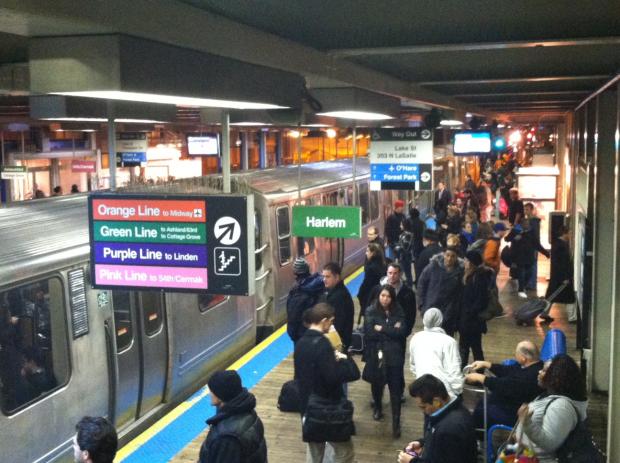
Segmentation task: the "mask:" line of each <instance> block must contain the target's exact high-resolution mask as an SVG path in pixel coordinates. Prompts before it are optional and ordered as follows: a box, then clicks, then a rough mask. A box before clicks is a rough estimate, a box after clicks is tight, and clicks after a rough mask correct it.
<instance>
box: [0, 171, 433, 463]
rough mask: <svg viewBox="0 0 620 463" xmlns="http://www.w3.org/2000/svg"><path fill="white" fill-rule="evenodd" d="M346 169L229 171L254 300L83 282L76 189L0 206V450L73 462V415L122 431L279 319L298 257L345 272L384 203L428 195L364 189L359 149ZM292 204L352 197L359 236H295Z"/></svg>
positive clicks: (84, 238)
mask: <svg viewBox="0 0 620 463" xmlns="http://www.w3.org/2000/svg"><path fill="white" fill-rule="evenodd" d="M356 171H357V172H356V177H355V181H353V177H352V163H351V161H350V160H346V161H343V160H341V161H332V162H320V163H312V164H305V165H302V166H301V168H298V167H297V166H283V167H278V168H273V169H266V170H260V171H253V172H245V173H237V174H233V176H232V189H233V192H238V193H248V194H254V204H255V224H254V227H255V228H254V232H255V235H254V236H255V254H256V255H255V259H256V274H255V280H256V283H255V295H254V296H252V297H239V296H223V295H213V294H206V293H205V294H202V293H199V294H196V293H192V294H188V293H175V292H162V291H125V290H97V289H93V288H92V287H91V285H90V269H89V265H90V264H89V255H90V254H89V242H88V240H89V234H88V220H87V195H74V196H65V197H60V198H49V199H42V200H36V201H32V202H30V203H28V204H27V205H18V206H14V207H7V208H4V209H0V243H1V246H0V263H1V265H0V382H1V384H0V405H1V413H0V461H11V462H35V461H36V462H48V461H54V462H56V461H72V455H73V452H72V437H73V435H74V433H75V429H74V426H75V423H76V422H77V421H78V420H79V419H80V418H81V417H82V416H84V415H103V416H107V417H108V418H109V419H111V421H112V422H113V423H114V425H115V426H116V428H117V430H118V431H119V436H120V438H121V444H124V443H126V442H128V441H129V440H130V439H132V438H133V437H134V436H136V435H137V434H138V433H139V432H140V431H142V430H144V429H145V428H146V427H147V426H149V425H150V424H152V423H153V422H154V421H156V420H157V419H158V418H160V417H161V416H163V414H164V413H166V412H167V411H169V410H170V409H171V408H172V407H174V406H176V405H177V404H178V403H180V402H181V401H183V400H184V399H186V398H187V397H188V396H189V395H190V394H191V393H193V392H194V391H196V390H197V389H198V388H199V387H201V386H202V385H203V384H205V383H206V380H207V378H208V376H209V375H210V374H211V372H213V371H214V370H216V369H219V368H223V367H225V366H227V365H229V364H230V363H232V362H233V361H234V360H235V359H237V358H238V357H240V356H241V355H242V354H243V353H245V352H247V351H248V350H249V349H250V348H251V347H252V346H254V345H255V343H256V342H257V341H260V340H261V339H263V338H264V337H266V336H268V335H269V334H270V333H271V332H273V331H274V330H275V329H276V328H277V327H278V326H280V325H282V324H283V323H285V322H286V310H285V306H286V296H287V293H288V290H289V289H290V287H291V286H292V285H293V282H294V276H293V272H292V269H291V264H292V261H293V259H294V258H295V257H296V256H301V255H303V256H304V257H305V258H306V259H307V260H308V262H309V263H310V267H311V269H312V270H313V271H319V270H320V267H321V265H322V264H324V263H326V262H328V261H336V262H339V263H340V264H341V265H342V266H343V269H344V272H343V273H344V274H345V275H348V274H350V273H351V272H353V271H354V270H355V269H356V268H358V267H359V266H360V265H362V263H363V260H364V249H365V242H366V239H365V231H366V229H367V228H368V227H369V226H377V227H378V228H379V229H380V230H381V231H382V230H383V223H384V218H385V217H386V215H387V214H389V212H390V205H391V204H392V203H393V201H394V200H396V199H404V200H406V201H408V202H409V203H411V204H413V203H415V204H416V205H417V206H418V207H419V208H420V209H421V211H422V213H423V214H424V213H426V211H427V210H428V209H429V208H430V205H431V200H432V197H431V195H430V194H429V193H418V194H414V193H413V192H411V191H382V192H376V191H369V166H368V162H367V161H366V160H365V159H360V160H358V161H357V166H356ZM354 183H355V189H354V188H353V184H354ZM219 187H221V177H220V176H205V177H198V178H194V179H183V180H178V181H173V182H170V183H168V184H165V185H155V186H146V185H144V186H133V187H127V188H123V189H121V190H119V192H121V191H122V192H123V193H130V192H140V193H144V192H145V191H149V192H153V193H157V194H165V193H171V194H172V193H175V194H177V193H178V194H209V193H217V192H218V188H219ZM354 190H355V191H356V193H357V194H356V196H357V198H356V200H355V201H354V198H353V191H354ZM220 191H221V190H220ZM294 204H306V205H311V204H312V205H352V204H357V205H360V206H361V208H362V222H363V231H362V239H360V240H355V239H324V238H301V237H294V236H292V233H291V231H292V229H291V216H292V209H291V208H292V206H293V205H294ZM205 418H206V417H205Z"/></svg>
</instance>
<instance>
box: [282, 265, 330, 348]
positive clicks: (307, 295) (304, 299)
mask: <svg viewBox="0 0 620 463" xmlns="http://www.w3.org/2000/svg"><path fill="white" fill-rule="evenodd" d="M323 291H325V284H324V283H323V277H322V276H321V275H320V274H319V273H314V274H312V275H307V276H302V277H301V278H298V279H297V282H296V283H295V285H294V286H293V287H292V288H291V290H290V291H289V293H288V297H287V298H286V321H287V323H288V325H287V327H286V332H287V333H288V335H289V336H290V338H291V339H292V340H293V342H297V340H298V339H299V338H301V337H302V336H303V334H304V333H305V332H306V327H305V326H304V324H303V321H302V315H303V313H304V311H305V310H306V309H309V308H310V307H312V306H313V305H314V304H316V303H317V302H318V301H319V297H321V294H322V293H323Z"/></svg>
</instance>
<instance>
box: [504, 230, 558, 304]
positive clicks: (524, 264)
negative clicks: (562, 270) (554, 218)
mask: <svg viewBox="0 0 620 463" xmlns="http://www.w3.org/2000/svg"><path fill="white" fill-rule="evenodd" d="M504 239H505V240H506V241H508V242H509V243H511V244H510V255H511V257H512V264H513V266H515V267H516V276H517V279H518V282H519V293H518V294H519V297H521V298H524V299H525V298H527V293H526V292H525V285H526V284H527V281H528V279H529V278H530V272H531V271H532V266H533V265H534V262H535V261H536V256H537V254H536V253H537V252H540V253H541V254H544V255H545V256H547V257H549V256H550V254H549V251H547V250H546V249H545V248H543V247H542V245H541V244H540V241H537V240H536V237H535V235H534V232H533V231H532V229H531V228H530V225H529V221H528V220H525V219H524V220H522V223H521V225H515V226H514V227H513V228H512V229H511V230H510V232H509V233H508V234H507V235H506V237H505V238H504Z"/></svg>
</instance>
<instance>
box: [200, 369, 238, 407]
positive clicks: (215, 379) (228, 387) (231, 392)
mask: <svg viewBox="0 0 620 463" xmlns="http://www.w3.org/2000/svg"><path fill="white" fill-rule="evenodd" d="M208 385H209V389H210V390H211V392H213V394H215V395H216V396H217V397H218V398H219V399H220V400H221V401H222V402H229V401H230V400H232V399H234V398H235V397H237V396H238V395H239V394H241V392H242V391H243V387H242V386H241V377H240V376H239V374H238V373H237V372H236V371H235V370H225V371H216V372H215V373H213V375H211V378H209V382H208Z"/></svg>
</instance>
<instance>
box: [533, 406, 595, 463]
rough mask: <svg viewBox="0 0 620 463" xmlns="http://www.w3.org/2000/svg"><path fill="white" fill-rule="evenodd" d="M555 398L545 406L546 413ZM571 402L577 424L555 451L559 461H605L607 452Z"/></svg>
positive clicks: (566, 462)
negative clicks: (596, 440)
mask: <svg viewBox="0 0 620 463" xmlns="http://www.w3.org/2000/svg"><path fill="white" fill-rule="evenodd" d="M556 398H557V397H556ZM554 400H556V399H553V400H550V401H549V403H548V404H547V406H546V407H545V413H547V408H549V405H551V403H552V402H553V401H554ZM569 401H570V399H569ZM570 404H571V405H572V406H573V408H574V409H575V414H576V415H577V425H576V426H575V427H574V428H573V430H572V431H571V432H570V434H569V435H568V437H567V438H566V440H565V441H564V443H563V444H562V445H561V446H560V448H558V449H557V450H556V451H555V453H556V457H557V459H558V463H605V461H606V458H605V454H604V453H603V452H602V451H601V449H599V448H598V445H596V443H595V442H594V439H592V433H591V432H590V429H589V428H588V424H587V422H586V421H587V420H583V421H582V420H580V419H579V412H578V411H577V408H576V407H575V405H574V404H573V403H572V402H570Z"/></svg>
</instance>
